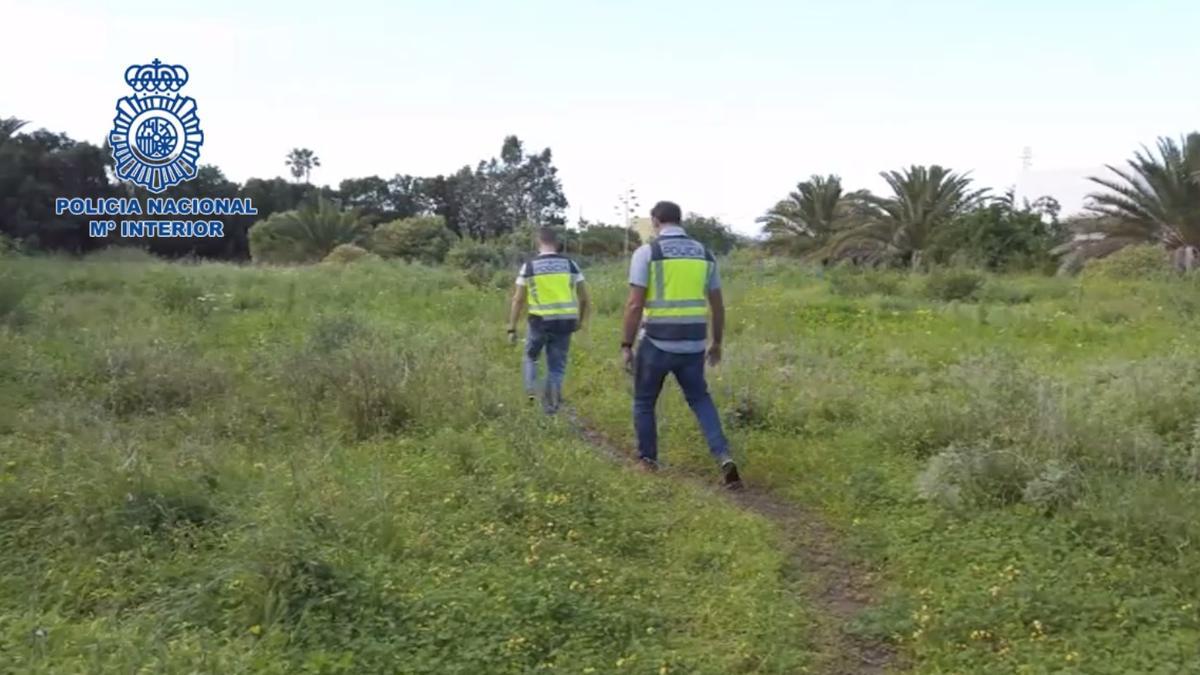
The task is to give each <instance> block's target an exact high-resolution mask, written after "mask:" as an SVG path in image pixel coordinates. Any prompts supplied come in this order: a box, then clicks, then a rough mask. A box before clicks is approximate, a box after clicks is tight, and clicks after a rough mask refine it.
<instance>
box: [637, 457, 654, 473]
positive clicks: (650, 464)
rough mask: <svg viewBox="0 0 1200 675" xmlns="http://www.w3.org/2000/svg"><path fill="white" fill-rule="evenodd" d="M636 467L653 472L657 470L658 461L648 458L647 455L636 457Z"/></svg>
mask: <svg viewBox="0 0 1200 675" xmlns="http://www.w3.org/2000/svg"><path fill="white" fill-rule="evenodd" d="M637 468H638V469H641V470H642V471H645V472H646V473H654V472H655V471H658V462H656V461H654V460H652V459H650V458H649V457H638V459H637Z"/></svg>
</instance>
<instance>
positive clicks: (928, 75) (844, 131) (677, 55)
mask: <svg viewBox="0 0 1200 675" xmlns="http://www.w3.org/2000/svg"><path fill="white" fill-rule="evenodd" d="M0 16H3V17H5V19H6V21H5V23H6V24H7V26H6V27H5V30H4V39H3V40H0V64H2V65H0V117H7V116H15V117H19V118H21V119H25V120H30V122H31V125H30V126H31V127H33V128H43V127H44V128H48V129H51V130H53V131H63V132H66V133H68V134H69V135H71V136H72V137H74V138H77V139H80V140H88V141H92V142H94V143H100V142H101V141H102V140H103V139H104V137H105V135H106V134H107V132H108V130H109V129H110V127H111V123H112V118H113V115H114V113H115V103H116V101H117V99H118V98H120V97H122V96H125V95H127V94H128V93H129V89H128V87H127V86H126V85H125V83H124V80H123V74H124V71H125V69H126V68H127V67H128V66H129V65H131V64H134V63H149V62H150V61H151V60H152V59H154V58H159V59H162V61H163V62H165V63H172V64H174V63H178V64H182V65H184V66H186V67H187V68H188V70H189V71H190V75H191V79H190V81H189V83H188V85H187V86H186V87H185V88H184V89H183V93H184V94H186V95H189V96H192V97H193V98H195V99H196V101H197V104H198V113H199V117H200V121H201V128H202V129H203V130H204V132H205V141H204V146H203V148H202V149H201V155H200V161H201V163H204V164H215V165H217V166H219V167H220V168H221V169H222V170H223V171H224V172H225V174H226V175H227V176H228V177H229V178H231V179H233V180H237V181H244V180H246V179H247V178H250V177H272V176H287V175H288V174H287V169H286V167H285V166H284V156H285V154H286V153H287V152H288V151H289V150H290V149H291V148H294V147H308V148H312V149H313V150H315V151H316V153H317V155H318V156H319V157H320V158H321V168H319V169H317V170H316V171H315V172H314V173H313V181H314V182H316V183H322V184H325V183H328V184H331V185H334V186H336V185H337V184H338V182H340V181H341V180H342V179H345V178H352V177H361V176H368V175H374V174H378V175H381V176H384V177H390V176H392V175H395V174H397V173H401V174H412V175H436V174H440V173H449V172H453V171H455V170H457V169H458V168H460V167H462V166H463V165H467V164H470V165H474V164H475V163H477V162H478V161H479V160H481V159H485V158H490V157H492V156H495V155H498V154H499V152H500V146H501V143H502V141H503V139H504V137H505V136H506V135H509V134H516V135H517V136H518V137H520V138H521V139H522V141H524V142H525V144H526V148H527V150H529V151H535V150H541V149H542V148H544V147H550V148H551V150H552V151H553V154H554V161H555V165H556V166H558V167H559V173H560V176H561V177H562V181H563V187H564V191H565V193H566V196H567V198H568V200H569V201H570V207H569V212H568V215H569V219H570V220H571V221H574V220H575V219H576V218H577V217H578V216H580V215H582V216H583V217H584V218H587V219H588V220H592V221H607V222H615V221H616V217H617V216H616V214H615V208H616V202H617V196H618V194H619V193H620V192H621V191H622V190H623V189H626V188H630V187H632V188H633V189H635V190H636V192H637V193H638V194H639V195H640V200H639V201H640V202H641V207H640V208H641V211H648V210H649V208H650V206H651V205H653V203H654V201H656V200H659V199H670V200H673V201H676V202H678V203H680V204H681V205H682V206H683V208H684V210H686V211H695V212H698V213H702V214H704V215H710V216H716V217H719V218H721V219H722V220H724V221H725V222H727V223H729V224H731V225H732V226H733V227H734V229H736V230H738V231H740V232H743V233H747V234H749V233H753V232H755V231H757V228H758V226H757V225H756V224H755V218H757V217H758V216H760V215H761V214H762V213H763V212H764V211H765V210H766V209H767V208H769V207H770V206H771V205H772V204H774V203H775V202H776V201H777V200H779V199H781V198H783V197H784V196H786V194H787V193H788V191H789V190H791V189H792V188H793V187H794V186H795V184H796V182H798V181H800V180H803V179H805V178H807V177H808V176H810V175H812V174H818V173H819V174H828V173H833V174H837V175H840V176H841V177H842V179H843V183H844V184H845V185H846V187H847V188H849V189H856V188H868V189H872V190H875V191H883V188H884V184H883V182H882V180H880V178H879V175H878V174H879V172H880V171H884V170H891V169H899V168H902V167H905V166H908V165H911V164H929V163H938V164H942V165H944V166H949V167H951V168H953V169H955V170H959V171H964V172H966V171H969V172H971V175H972V176H973V177H974V178H975V179H976V180H977V181H978V182H979V183H981V184H982V185H984V186H989V187H993V188H995V189H996V190H998V191H1002V190H1003V189H1005V188H1007V187H1009V186H1014V185H1015V186H1018V189H1019V193H1020V194H1023V195H1026V196H1029V197H1030V198H1033V197H1036V196H1038V195H1041V194H1050V195H1052V196H1055V197H1057V198H1058V199H1059V200H1060V201H1061V202H1062V203H1063V206H1064V208H1065V210H1066V211H1068V212H1071V211H1075V210H1078V209H1079V208H1080V207H1081V206H1082V204H1083V198H1084V196H1085V195H1086V194H1087V193H1088V192H1089V191H1090V186H1089V184H1088V183H1087V182H1086V180H1085V177H1086V176H1087V175H1095V174H1097V173H1099V172H1102V171H1104V168H1103V167H1104V165H1105V164H1116V163H1120V162H1123V161H1125V160H1126V159H1127V158H1129V157H1130V156H1132V153H1133V152H1134V151H1136V150H1138V149H1139V148H1140V147H1141V146H1142V145H1147V144H1153V143H1154V141H1155V139H1156V138H1158V137H1159V136H1163V135H1168V136H1179V135H1181V134H1183V133H1185V132H1187V131H1191V130H1196V129H1200V70H1198V67H1200V40H1198V39H1197V38H1196V30H1195V27H1196V26H1197V25H1200V2H1196V1H1195V0H1144V1H1142V2H1130V1H1129V0H1087V1H1084V0H907V1H895V2H893V1H888V0H841V1H840V2H828V1H823V2H810V1H809V0H790V1H786V0H785V1H778V2H765V1H761V2H760V1H755V0H741V1H739V2H706V1H704V0H691V1H689V2H674V1H671V2H666V1H656V0H528V1H522V2H497V1H495V0H493V1H492V2H483V1H479V0H453V1H447V0H442V1H440V2H439V1H436V0H431V1H428V2H426V1H421V2H412V1H405V0H391V1H389V2H359V1H354V0H342V1H341V2H336V3H328V2H326V3H307V2H302V1H292V2H286V3H285V2H272V1H260V0H255V1H249V0H239V1H236V2H235V1H230V0H205V1H204V2H195V3H166V2H161V1H159V2H145V1H143V0H122V1H121V2H119V3H114V2H111V0H101V1H96V0H92V1H90V2H83V1H76V0H0ZM14 27H15V30H14ZM1025 148H1029V149H1030V150H1031V153H1032V161H1031V166H1030V168H1029V169H1028V170H1025V169H1024V168H1023V161H1022V154H1023V152H1024V149H1025Z"/></svg>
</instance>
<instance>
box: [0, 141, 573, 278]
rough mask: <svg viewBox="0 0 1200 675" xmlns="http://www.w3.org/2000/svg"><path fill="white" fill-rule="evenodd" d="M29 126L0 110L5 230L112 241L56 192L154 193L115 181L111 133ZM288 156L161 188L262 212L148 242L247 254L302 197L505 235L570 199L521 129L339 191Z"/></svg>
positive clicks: (373, 216) (545, 155)
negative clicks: (219, 233)
mask: <svg viewBox="0 0 1200 675" xmlns="http://www.w3.org/2000/svg"><path fill="white" fill-rule="evenodd" d="M25 125H26V122H25V121H23V120H19V119H16V118H0V235H2V236H5V237H7V238H8V239H10V240H12V241H16V242H19V243H20V245H21V246H22V247H23V248H26V249H28V250H43V251H65V252H71V253H85V252H87V251H89V250H92V249H95V248H99V247H102V246H105V245H107V244H108V243H111V242H110V241H106V240H96V239H92V238H90V237H89V236H88V230H87V221H88V218H87V217H86V216H71V215H61V216H60V215H56V214H55V212H54V200H55V198H56V197H60V196H70V197H85V198H105V197H135V198H145V197H146V196H148V195H149V193H148V192H146V191H145V190H144V189H142V188H140V187H136V186H132V185H129V184H127V183H124V182H121V181H117V180H115V179H114V175H113V172H112V168H113V159H112V155H111V153H110V151H109V148H108V144H107V141H106V142H105V143H104V144H103V145H102V146H97V145H94V144H92V143H88V142H86V141H77V140H75V139H72V138H70V137H69V136H67V135H66V134H63V133H54V132H51V131H47V130H45V129H40V130H36V131H32V132H29V133H18V132H19V131H20V130H21V129H22V128H23V127H24V126H25ZM286 163H287V166H288V168H289V170H290V171H291V173H292V175H293V177H295V179H296V180H295V181H287V180H285V179H283V178H278V177H276V178H251V179H249V180H247V181H246V182H245V183H240V184H239V183H237V182H234V181H232V180H230V179H228V178H227V177H226V176H225V174H224V173H223V172H222V171H221V169H220V168H218V167H216V166H212V165H203V166H201V167H199V170H198V172H197V175H196V177H195V178H194V179H192V180H189V181H186V182H184V183H181V184H179V185H177V186H174V187H172V188H169V189H168V190H166V191H165V192H164V193H163V194H162V196H165V197H176V198H178V197H199V196H204V197H246V198H250V199H251V200H252V201H253V203H254V206H255V208H256V209H257V211H258V215H257V216H246V217H230V218H228V219H227V221H226V223H225V225H226V227H225V231H226V237H224V238H223V239H218V240H208V241H202V240H167V239H161V240H147V241H146V242H144V243H145V244H146V245H147V246H148V247H149V249H150V251H151V252H153V253H155V254H158V255H164V256H168V257H179V256H186V255H194V256H201V257H208V258H225V259H247V258H249V257H250V236H249V231H250V229H251V228H252V226H253V225H254V224H255V223H256V222H258V221H263V220H266V219H269V218H270V217H271V216H272V215H274V214H277V213H284V212H290V211H296V210H297V209H299V208H301V207H302V206H305V205H309V206H311V207H312V208H314V209H317V210H318V211H319V210H320V208H321V207H319V202H321V201H322V200H324V201H327V202H329V203H330V204H338V205H340V207H339V208H344V209H347V210H349V211H351V212H352V213H353V214H354V216H353V217H354V220H355V222H358V223H361V225H362V226H363V227H366V228H372V227H373V226H375V225H377V224H379V223H385V222H390V221H395V220H399V219H404V218H412V217H418V216H436V217H438V218H440V219H441V222H442V223H443V224H444V227H445V228H446V230H447V231H448V232H449V233H450V234H451V235H453V236H455V237H457V238H471V239H474V240H479V241H486V240H490V239H495V238H498V237H501V236H503V235H506V234H508V233H511V232H512V231H514V230H515V229H517V228H518V227H519V226H521V225H522V224H526V223H528V224H532V225H534V226H541V225H562V224H563V223H565V215H564V214H565V210H566V207H567V199H566V197H565V196H564V194H563V189H562V183H561V181H560V180H559V178H558V170H557V169H556V168H555V167H554V164H553V157H552V154H551V151H550V149H549V148H546V149H544V150H542V151H541V152H534V153H527V152H526V151H525V149H524V147H523V144H522V143H521V141H520V139H518V138H517V137H516V136H509V137H508V138H506V139H504V143H503V145H502V147H501V150H500V156H499V157H493V158H490V159H486V160H482V161H480V162H479V163H478V164H477V165H475V166H474V167H471V166H464V167H462V168H461V169H459V170H458V171H457V172H455V173H453V174H450V175H438V176H429V177H425V176H411V175H406V174H397V175H395V176H393V177H391V178H384V177H380V176H367V177H363V178H351V179H347V180H343V181H342V182H341V184H340V185H339V186H338V187H337V188H336V189H335V188H332V187H329V186H323V187H317V186H315V185H313V184H312V183H311V182H310V177H311V173H312V170H313V169H314V168H316V167H319V166H320V158H319V157H317V156H316V155H315V153H314V152H313V151H312V150H309V149H306V148H297V149H295V150H293V151H291V152H290V153H289V154H288V156H287V158H286Z"/></svg>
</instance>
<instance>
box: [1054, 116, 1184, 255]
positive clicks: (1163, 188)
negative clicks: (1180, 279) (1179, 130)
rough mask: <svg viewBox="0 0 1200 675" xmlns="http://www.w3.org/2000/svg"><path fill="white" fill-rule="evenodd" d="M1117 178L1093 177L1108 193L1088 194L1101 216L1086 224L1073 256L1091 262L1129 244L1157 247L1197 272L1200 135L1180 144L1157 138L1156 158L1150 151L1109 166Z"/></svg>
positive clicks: (1092, 179)
mask: <svg viewBox="0 0 1200 675" xmlns="http://www.w3.org/2000/svg"><path fill="white" fill-rule="evenodd" d="M1108 170H1109V171H1110V172H1111V173H1112V174H1114V175H1115V177H1111V176H1110V177H1095V176H1093V177H1090V178H1089V180H1090V181H1092V182H1093V183H1095V184H1097V185H1099V186H1101V187H1103V188H1105V191H1104V192H1095V193H1092V194H1090V195H1088V199H1089V203H1088V206H1087V208H1088V210H1089V211H1091V212H1093V213H1095V214H1096V215H1098V216H1100V218H1097V219H1095V220H1092V221H1086V222H1087V224H1088V225H1090V227H1086V228H1084V230H1083V231H1080V233H1079V234H1081V235H1084V236H1081V237H1078V238H1077V240H1076V242H1073V244H1074V245H1073V246H1071V247H1069V249H1070V250H1069V252H1070V253H1071V255H1072V256H1073V257H1076V258H1081V259H1086V258H1093V257H1102V256H1104V255H1107V254H1109V253H1111V252H1113V251H1116V250H1118V249H1120V248H1123V247H1125V246H1128V245H1129V244H1135V243H1144V242H1157V243H1160V244H1162V245H1163V246H1164V247H1166V249H1167V250H1169V251H1171V252H1172V257H1173V259H1174V260H1175V263H1176V265H1177V266H1178V267H1180V268H1181V269H1192V268H1194V267H1195V266H1196V264H1197V259H1198V257H1200V256H1198V255H1197V252H1198V251H1200V133H1195V132H1194V133H1191V134H1189V135H1187V136H1185V137H1183V138H1181V139H1180V140H1179V141H1176V140H1175V139H1173V138H1160V139H1158V145H1157V154H1155V153H1153V152H1151V151H1150V150H1149V149H1148V148H1143V149H1142V151H1141V152H1138V153H1136V154H1135V155H1134V158H1133V159H1131V160H1129V162H1128V167H1127V168H1118V167H1115V166H1111V165H1110V166H1109V167H1108Z"/></svg>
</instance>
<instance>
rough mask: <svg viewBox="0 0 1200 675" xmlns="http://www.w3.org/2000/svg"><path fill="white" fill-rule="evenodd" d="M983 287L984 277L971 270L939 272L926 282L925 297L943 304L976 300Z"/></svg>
mask: <svg viewBox="0 0 1200 675" xmlns="http://www.w3.org/2000/svg"><path fill="white" fill-rule="evenodd" d="M982 287H983V275H982V274H980V273H978V272H973V271H971V270H950V271H946V270H939V271H936V272H933V273H932V274H930V275H929V278H927V279H926V280H925V295H926V296H928V297H930V298H932V299H934V300H941V301H942V302H951V301H954V300H971V299H974V298H975V296H976V294H977V293H978V292H979V289H980V288H982Z"/></svg>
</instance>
